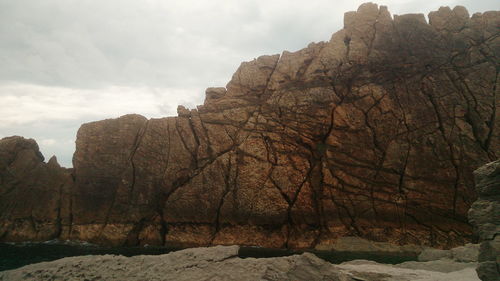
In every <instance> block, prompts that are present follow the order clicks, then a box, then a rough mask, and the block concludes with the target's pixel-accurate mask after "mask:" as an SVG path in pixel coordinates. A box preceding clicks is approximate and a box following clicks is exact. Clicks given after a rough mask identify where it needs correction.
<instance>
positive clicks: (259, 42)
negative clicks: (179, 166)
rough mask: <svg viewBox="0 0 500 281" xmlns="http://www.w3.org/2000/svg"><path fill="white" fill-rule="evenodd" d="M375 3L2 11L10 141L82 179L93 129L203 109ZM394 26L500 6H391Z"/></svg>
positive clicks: (158, 1) (117, 3)
mask: <svg viewBox="0 0 500 281" xmlns="http://www.w3.org/2000/svg"><path fill="white" fill-rule="evenodd" d="M363 2H365V1H347V0H341V1H335V0H307V1H293V0H278V1H275V0H253V1H248V0H238V1H235V0H207V1H202V0H197V1H194V0H193V1H191V0H182V1H181V0H179V1H166V0H141V1H139V0H135V1H132V0H85V1H82V0H0V138H2V137H6V136H11V135H21V136H24V137H28V138H34V139H36V140H37V142H38V144H39V145H40V148H41V150H42V153H43V154H44V155H45V157H46V160H48V158H50V157H51V156H52V155H54V154H55V155H56V156H57V158H58V160H59V162H60V163H61V164H62V165H63V166H66V167H71V166H72V164H71V158H72V154H73V151H74V142H75V136H76V132H77V130H78V128H79V126H80V124H82V123H84V122H89V121H94V120H100V119H105V118H113V117H118V116H120V115H123V114H127V113H139V114H142V115H144V116H146V117H148V118H151V117H164V116H172V115H175V114H176V108H177V105H178V104H182V105H185V106H187V107H190V108H194V107H195V106H196V105H198V104H201V103H202V102H203V99H204V91H205V88H207V87H211V86H225V85H226V83H227V82H228V81H229V79H230V78H231V76H232V74H233V72H234V71H235V70H236V69H237V67H238V66H239V64H240V63H241V62H242V61H248V60H252V59H253V58H256V57H258V56H260V55H264V54H276V53H281V52H282V51H283V50H289V51H296V50H299V49H301V48H304V47H306V46H307V44H308V43H310V42H313V41H314V42H318V41H326V40H329V38H330V36H331V34H333V33H334V32H335V31H337V30H339V29H341V28H342V22H343V14H344V12H346V11H351V10H356V9H357V7H358V6H359V5H360V4H361V3H363ZM376 3H378V4H380V5H387V6H388V7H389V10H390V11H391V13H392V14H404V13H416V12H417V13H424V14H426V15H427V13H428V12H429V11H432V10H437V9H438V8H439V7H440V6H450V7H454V6H455V5H463V6H466V7H467V8H468V10H469V13H470V14H471V15H472V14H473V13H474V12H482V11H486V10H499V9H500V1H498V0H463V1H462V0H458V1H452V0H449V1H447V0H417V1H415V0H400V1H399V0H387V1H378V2H376Z"/></svg>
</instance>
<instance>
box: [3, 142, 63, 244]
mask: <svg viewBox="0 0 500 281" xmlns="http://www.w3.org/2000/svg"><path fill="white" fill-rule="evenodd" d="M43 160H44V157H43V155H42V154H41V153H40V151H39V148H38V145H37V144H36V142H35V141H34V140H33V139H25V138H22V137H17V136H14V137H7V138H3V139H0V240H6V241H26V240H50V239H53V238H57V237H59V236H60V235H61V230H62V228H63V227H64V225H65V224H69V223H70V213H69V204H71V203H70V202H71V197H70V192H71V189H72V187H73V180H72V178H71V174H70V171H69V170H67V169H64V168H61V167H60V166H59V164H58V163H57V159H56V158H55V157H52V158H51V159H50V160H49V161H48V162H47V163H44V162H43Z"/></svg>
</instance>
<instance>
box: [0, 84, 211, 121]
mask: <svg viewBox="0 0 500 281" xmlns="http://www.w3.org/2000/svg"><path fill="white" fill-rule="evenodd" d="M0 93H1V95H0V120H2V122H1V123H0V128H5V127H12V126H16V125H20V124H27V123H33V122H35V121H39V120H46V121H54V120H82V119H85V118H95V119H103V118H110V117H117V116H120V115H123V114H127V113H138V114H142V115H145V116H147V117H162V116H169V115H170V116H172V115H176V114H177V113H176V110H177V106H178V105H179V104H184V105H186V106H187V107H195V106H196V105H197V104H201V103H202V102H203V94H204V90H203V89H201V88H151V87H150V88H148V87H120V86H112V87H106V88H102V89H77V88H75V89H73V88H63V87H48V86H39V85H27V84H10V85H3V86H2V85H0Z"/></svg>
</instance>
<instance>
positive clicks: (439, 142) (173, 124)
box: [0, 3, 500, 248]
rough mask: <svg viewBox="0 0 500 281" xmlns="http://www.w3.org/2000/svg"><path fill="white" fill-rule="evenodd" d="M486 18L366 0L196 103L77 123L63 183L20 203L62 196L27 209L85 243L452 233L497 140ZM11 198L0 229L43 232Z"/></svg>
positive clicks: (465, 227)
mask: <svg viewBox="0 0 500 281" xmlns="http://www.w3.org/2000/svg"><path fill="white" fill-rule="evenodd" d="M499 23H500V12H494V11H493V12H485V13H483V14H480V13H478V14H474V15H472V16H469V14H468V12H467V10H466V9H465V8H463V7H455V8H454V9H450V8H447V7H443V8H440V9H439V11H436V12H432V13H430V14H429V23H427V22H426V20H425V16H424V15H421V14H418V15H417V14H409V15H401V16H394V17H392V16H391V15H390V13H389V11H388V10H387V8H386V7H384V6H381V7H378V6H377V5H376V4H372V3H367V4H363V5H361V6H360V7H359V8H358V10H357V11H355V12H348V13H346V14H345V17H344V28H343V29H342V30H340V31H338V32H337V33H335V34H333V36H332V38H331V39H330V41H328V42H320V43H311V44H309V46H308V47H307V48H305V49H302V50H300V51H297V52H293V53H291V52H287V51H285V52H283V53H282V54H281V55H272V56H262V57H259V58H257V59H255V60H253V61H250V62H244V63H242V64H241V66H240V67H239V69H238V70H237V71H236V73H235V74H234V75H233V78H232V79H231V81H230V82H229V83H228V84H227V86H226V87H225V88H209V89H207V91H206V99H205V102H204V104H203V105H201V106H199V107H198V108H197V109H191V110H189V109H186V108H184V107H182V106H180V107H179V108H178V117H168V118H161V119H150V120H147V119H146V118H144V117H142V116H140V115H126V116H122V117H120V118H118V119H109V120H103V121H98V122H92V123H88V124H84V125H82V127H81V128H80V130H79V131H78V136H77V140H76V152H75V154H74V157H73V165H74V170H73V171H72V175H73V178H74V182H73V186H72V188H71V191H70V196H67V197H64V196H63V197H60V198H62V199H61V200H59V201H58V200H56V201H54V199H53V197H51V199H50V200H49V199H46V200H45V199H44V198H41V199H42V200H28V201H26V203H25V204H26V209H29V208H38V209H43V208H51V209H56V210H61V213H60V214H61V215H57V216H54V215H51V216H50V218H51V219H47V220H39V221H40V222H42V224H43V223H45V224H47V225H48V226H53V225H58V226H60V227H58V228H57V229H58V231H57V233H53V234H51V235H52V236H57V237H58V238H60V239H71V240H85V241H91V242H93V243H98V244H111V245H144V244H150V245H151V244H155V245H171V246H200V245H214V244H240V245H259V246H263V247H276V248H282V247H286V248H314V247H315V246H316V245H333V244H334V243H335V241H336V240H338V238H340V237H344V236H356V237H362V238H365V239H368V240H374V241H378V242H391V243H394V244H416V245H427V246H434V247H441V248H451V247H453V246H457V245H463V244H465V243H466V242H470V241H471V240H472V238H473V234H472V230H471V227H470V225H469V224H468V222H467V216H466V215H467V210H468V209H469V207H470V205H471V204H472V202H473V201H474V200H475V199H476V192H475V190H474V182H473V178H472V171H473V170H474V169H476V168H477V167H479V166H481V165H483V164H485V163H487V162H490V161H492V160H494V159H497V158H498V156H499V155H498V152H499V151H500V136H499V134H500V128H499V126H500V125H499V124H500V123H499V122H498V116H497V115H498V110H496V106H495V104H499V102H498V97H499V96H500V95H498V90H499V89H500V87H498V81H500V80H499V79H498V76H499V73H498V59H497V58H498V57H499V56H500V37H498V36H497V34H498V26H499ZM495 120H497V122H495ZM4 167H5V166H4ZM4 169H6V168H4ZM5 171H6V170H5ZM5 171H3V173H8V172H5ZM20 180H21V181H22V180H23V179H22V178H21V179H20ZM4 182H5V181H2V183H1V184H2V190H10V189H9V188H7V187H5V186H4ZM9 186H10V185H9ZM14 186H17V185H14ZM41 186H42V185H41ZM13 188H14V189H16V188H17V187H13ZM8 194H10V195H8ZM13 194H17V193H8V192H7V193H1V194H0V197H1V200H3V201H2V202H19V200H22V199H23V198H24V197H23V196H22V195H13ZM62 194H64V192H62ZM11 204H14V203H11ZM66 206H69V207H66ZM66 210H67V212H66ZM11 213H12V211H11V209H6V210H5V211H4V212H2V215H1V221H0V223H1V224H2V225H9V227H2V229H1V230H2V233H3V235H2V236H1V237H0V240H3V241H11V240H13V239H14V238H13V237H21V236H19V235H20V234H15V233H22V235H23V236H22V237H24V238H25V239H27V240H28V239H29V240H40V239H42V238H41V237H39V236H38V234H37V233H38V232H37V231H35V230H34V228H33V229H32V228H28V227H22V228H20V227H17V226H16V224H12V221H13V219H12V218H18V219H17V223H18V224H20V225H30V222H31V220H30V217H29V216H27V215H22V216H17V215H13V214H11ZM66 214H67V216H66ZM66 217H67V218H68V219H65V218H66ZM59 222H60V223H59ZM13 233H14V234H13Z"/></svg>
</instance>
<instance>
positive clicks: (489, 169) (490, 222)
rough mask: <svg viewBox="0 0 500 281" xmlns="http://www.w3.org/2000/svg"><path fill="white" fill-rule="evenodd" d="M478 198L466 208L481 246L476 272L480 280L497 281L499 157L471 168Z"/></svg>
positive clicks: (499, 274)
mask: <svg viewBox="0 0 500 281" xmlns="http://www.w3.org/2000/svg"><path fill="white" fill-rule="evenodd" d="M474 176H475V181H476V190H477V193H478V195H479V196H478V199H477V201H476V202H474V203H473V204H472V206H471V209H470V210H469V221H470V222H471V223H472V224H473V225H474V227H475V230H476V232H477V234H478V235H479V239H480V240H481V245H480V248H479V262H480V263H479V266H478V267H477V269H476V271H477V275H478V276H479V278H481V280H483V281H499V280H500V160H498V161H495V162H491V163H489V164H487V165H484V166H482V167H481V168H479V169H477V170H476V171H474Z"/></svg>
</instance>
